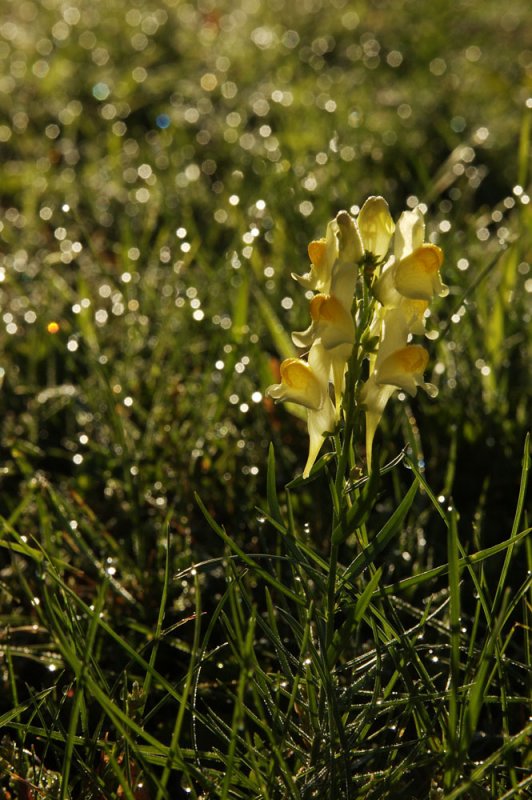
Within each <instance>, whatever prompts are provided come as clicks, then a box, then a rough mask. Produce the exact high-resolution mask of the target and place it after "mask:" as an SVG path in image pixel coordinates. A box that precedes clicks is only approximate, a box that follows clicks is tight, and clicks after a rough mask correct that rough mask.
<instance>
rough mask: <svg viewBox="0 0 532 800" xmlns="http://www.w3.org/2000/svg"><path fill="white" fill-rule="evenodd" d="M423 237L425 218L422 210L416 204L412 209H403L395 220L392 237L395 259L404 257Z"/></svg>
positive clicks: (417, 245)
mask: <svg viewBox="0 0 532 800" xmlns="http://www.w3.org/2000/svg"><path fill="white" fill-rule="evenodd" d="M424 239H425V219H424V217H423V212H422V211H421V209H420V208H419V206H417V207H416V208H414V210H413V211H403V213H402V214H401V216H400V217H399V221H398V222H397V228H396V229H395V239H394V254H395V259H396V261H400V259H402V258H405V257H406V256H408V255H410V253H411V252H412V251H413V250H415V249H416V248H417V247H420V246H421V245H422V244H423V241H424Z"/></svg>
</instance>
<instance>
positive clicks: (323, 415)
mask: <svg viewBox="0 0 532 800" xmlns="http://www.w3.org/2000/svg"><path fill="white" fill-rule="evenodd" d="M334 426H335V419H334V408H333V404H332V403H331V400H330V398H329V397H327V398H326V401H325V402H324V404H323V407H322V408H321V409H320V410H319V411H309V412H308V435H309V448H308V458H307V463H306V464H305V469H304V470H303V477H304V478H308V476H309V474H310V470H311V469H312V467H313V466H314V462H315V461H316V459H317V457H318V453H319V452H320V450H321V447H322V445H323V442H324V441H325V438H326V434H327V433H330V432H332V431H333V430H334Z"/></svg>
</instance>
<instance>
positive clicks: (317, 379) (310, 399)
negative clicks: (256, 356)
mask: <svg viewBox="0 0 532 800" xmlns="http://www.w3.org/2000/svg"><path fill="white" fill-rule="evenodd" d="M321 355H322V353H321V352H320V346H319V345H318V346H317V347H315V348H312V349H311V352H310V353H309V360H308V363H307V362H306V361H303V360H302V359H300V358H287V359H285V360H284V361H283V362H282V363H281V383H278V384H274V385H272V386H269V387H268V388H267V389H266V394H267V395H268V396H269V397H272V398H273V399H274V400H278V401H292V402H294V403H298V404H299V405H302V406H304V407H305V408H306V409H307V426H308V433H309V453H308V458H307V463H306V465H305V469H304V470H303V477H304V478H308V476H309V474H310V470H311V469H312V467H313V465H314V462H315V461H316V458H317V457H318V453H319V451H320V449H321V447H322V445H323V442H324V440H325V437H326V435H327V433H328V432H330V431H332V430H333V428H334V425H335V415H334V407H333V404H332V402H331V399H330V397H329V388H328V372H326V371H325V369H326V367H325V365H324V362H323V360H322V358H321ZM324 367H325V369H324Z"/></svg>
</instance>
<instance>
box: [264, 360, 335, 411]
mask: <svg viewBox="0 0 532 800" xmlns="http://www.w3.org/2000/svg"><path fill="white" fill-rule="evenodd" d="M266 394H267V395H268V396H269V397H273V399H274V400H280V401H284V400H289V401H292V402H293V403H299V405H302V406H305V407H306V408H309V409H314V410H317V409H319V408H321V407H322V405H323V401H324V387H323V385H322V383H321V382H320V380H319V378H318V377H317V376H316V374H315V373H314V371H313V370H312V368H311V367H309V365H308V364H307V362H306V361H303V360H302V359H300V358H286V359H285V360H284V361H282V362H281V383H277V384H274V385H272V386H269V387H268V388H267V389H266Z"/></svg>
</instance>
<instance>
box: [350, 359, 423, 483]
mask: <svg viewBox="0 0 532 800" xmlns="http://www.w3.org/2000/svg"><path fill="white" fill-rule="evenodd" d="M428 360H429V354H428V352H427V351H426V350H425V348H424V347H421V345H417V344H412V345H405V346H402V347H399V348H397V349H394V350H392V352H390V351H389V350H387V349H386V348H384V349H382V345H381V347H380V348H379V351H378V354H377V359H376V361H375V368H374V370H373V372H372V373H371V375H370V377H369V378H368V380H367V381H366V383H365V384H364V386H363V387H362V392H361V394H360V403H361V405H362V406H364V407H365V409H366V459H367V462H368V472H369V471H371V451H372V447H373V438H374V436H375V431H376V430H377V426H378V424H379V422H380V420H381V417H382V414H383V412H384V409H385V407H386V404H387V402H388V400H389V399H390V397H391V396H392V394H393V393H394V392H395V391H396V390H397V389H402V390H403V391H404V392H406V393H407V394H409V395H411V396H412V397H415V395H416V394H417V390H418V387H421V388H422V389H424V390H425V391H426V392H427V394H429V395H430V396H431V397H435V396H436V393H437V389H436V387H435V386H433V384H431V383H425V381H424V379H423V373H424V371H425V369H426V368H427V364H428Z"/></svg>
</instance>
